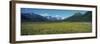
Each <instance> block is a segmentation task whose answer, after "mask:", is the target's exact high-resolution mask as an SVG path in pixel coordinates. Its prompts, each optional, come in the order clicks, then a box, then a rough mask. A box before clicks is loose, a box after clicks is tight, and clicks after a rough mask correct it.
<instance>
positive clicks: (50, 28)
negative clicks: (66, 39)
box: [21, 22, 92, 35]
mask: <svg viewBox="0 0 100 44" xmlns="http://www.w3.org/2000/svg"><path fill="white" fill-rule="evenodd" d="M91 31H92V25H91V23H89V22H51V23H50V22H26V23H25V22H24V23H22V25H21V35H39V34H62V33H85V32H91Z"/></svg>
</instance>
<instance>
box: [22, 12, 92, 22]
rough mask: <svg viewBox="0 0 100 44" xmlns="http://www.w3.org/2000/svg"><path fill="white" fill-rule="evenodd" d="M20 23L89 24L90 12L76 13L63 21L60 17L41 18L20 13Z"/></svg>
mask: <svg viewBox="0 0 100 44" xmlns="http://www.w3.org/2000/svg"><path fill="white" fill-rule="evenodd" d="M21 21H22V22H44V21H71V22H91V21H92V11H88V12H86V13H85V14H82V13H80V12H78V13H75V14H74V15H72V16H70V17H68V18H64V19H61V17H52V16H41V15H39V14H35V13H21Z"/></svg>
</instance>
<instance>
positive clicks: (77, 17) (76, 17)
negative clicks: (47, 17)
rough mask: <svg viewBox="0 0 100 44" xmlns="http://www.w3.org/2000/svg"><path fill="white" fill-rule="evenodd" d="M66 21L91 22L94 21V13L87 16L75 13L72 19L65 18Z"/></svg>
mask: <svg viewBox="0 0 100 44" xmlns="http://www.w3.org/2000/svg"><path fill="white" fill-rule="evenodd" d="M64 21H72V22H91V21H92V11H88V12H86V13H85V14H81V13H75V14H74V15H72V16H71V17H68V18H65V19H64Z"/></svg>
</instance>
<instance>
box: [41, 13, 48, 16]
mask: <svg viewBox="0 0 100 44" xmlns="http://www.w3.org/2000/svg"><path fill="white" fill-rule="evenodd" d="M41 15H42V16H49V15H48V14H47V13H43V14H41Z"/></svg>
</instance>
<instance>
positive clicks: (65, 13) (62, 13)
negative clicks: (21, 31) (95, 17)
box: [21, 8, 87, 18]
mask: <svg viewBox="0 0 100 44" xmlns="http://www.w3.org/2000/svg"><path fill="white" fill-rule="evenodd" d="M77 12H80V13H82V14H84V13H85V12H87V11H83V10H61V9H60V10H59V9H41V8H21V13H35V14H39V15H42V16H52V17H61V18H67V17H70V16H72V15H74V14H75V13H77Z"/></svg>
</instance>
